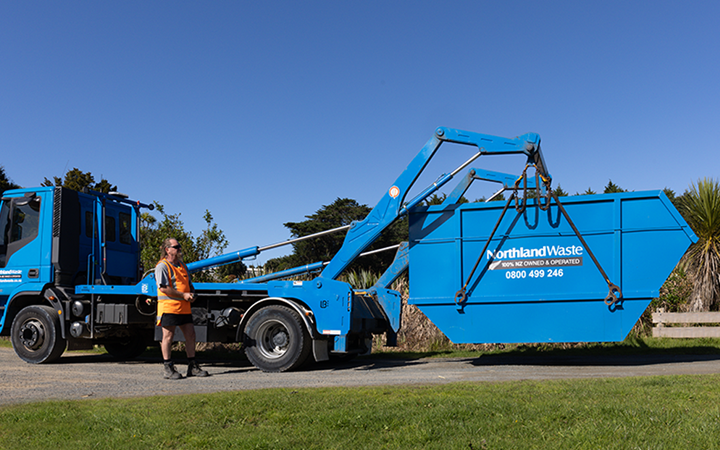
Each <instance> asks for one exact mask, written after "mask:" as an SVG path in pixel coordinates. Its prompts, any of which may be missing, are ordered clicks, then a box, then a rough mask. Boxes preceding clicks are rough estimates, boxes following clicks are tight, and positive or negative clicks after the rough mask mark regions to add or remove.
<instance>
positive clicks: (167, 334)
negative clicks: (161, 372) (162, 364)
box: [160, 325, 194, 361]
mask: <svg viewBox="0 0 720 450" xmlns="http://www.w3.org/2000/svg"><path fill="white" fill-rule="evenodd" d="M162 333H163V334H162V341H160V351H161V352H162V357H163V359H164V360H165V361H169V360H170V359H171V356H172V343H173V337H174V336H175V325H171V326H168V327H162ZM183 333H185V331H183ZM193 340H194V338H193ZM193 350H194V349H193Z"/></svg>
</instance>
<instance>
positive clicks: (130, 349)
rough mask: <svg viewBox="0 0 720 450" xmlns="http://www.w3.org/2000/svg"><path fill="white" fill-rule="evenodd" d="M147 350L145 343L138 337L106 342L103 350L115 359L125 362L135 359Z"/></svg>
mask: <svg viewBox="0 0 720 450" xmlns="http://www.w3.org/2000/svg"><path fill="white" fill-rule="evenodd" d="M145 349H147V342H145V339H143V338H142V337H140V336H133V337H129V338H127V339H126V340H124V341H118V342H108V343H107V344H105V350H106V351H107V352H108V353H109V354H110V355H111V356H112V357H113V358H115V359H117V360H120V361H125V360H128V359H135V358H137V357H138V356H140V355H142V354H143V352H144V351H145Z"/></svg>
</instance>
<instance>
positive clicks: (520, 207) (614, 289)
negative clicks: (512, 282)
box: [455, 164, 622, 306]
mask: <svg viewBox="0 0 720 450" xmlns="http://www.w3.org/2000/svg"><path fill="white" fill-rule="evenodd" d="M531 165H532V164H527V165H525V169H524V170H523V172H522V175H520V177H519V178H518V179H517V180H516V181H515V183H514V185H513V188H512V191H513V192H512V194H510V198H508V200H507V202H506V203H505V207H504V208H503V210H502V213H500V218H498V221H497V223H496V224H495V227H494V228H493V230H492V233H490V237H489V238H488V240H487V242H486V243H485V247H483V250H482V252H480V257H479V258H478V260H477V261H476V262H475V265H474V266H473V268H472V270H471V271H470V275H469V276H468V278H467V281H465V284H464V285H463V287H462V288H460V290H459V291H457V292H456V293H455V303H456V304H457V305H458V306H460V305H462V303H464V302H465V301H466V300H467V287H468V285H469V284H470V280H472V277H473V275H474V274H475V271H476V270H477V268H478V266H479V265H480V261H482V256H483V255H484V254H485V251H487V248H488V247H489V246H490V242H491V241H492V239H493V237H494V236H495V232H496V231H497V229H498V227H499V226H500V223H501V222H502V220H503V217H505V213H506V212H507V210H508V207H509V206H510V203H512V200H513V198H514V199H515V210H516V211H517V212H518V213H519V214H522V213H524V212H525V210H526V209H527V193H528V188H527V170H528V167H530V166H531ZM540 179H542V182H543V185H544V187H545V202H544V204H543V202H542V196H541V190H540ZM520 181H522V182H523V188H522V189H523V197H522V201H520V200H519V197H520V196H519V195H518V188H519V187H520ZM551 182H552V181H551V179H550V178H549V177H546V176H545V175H541V174H540V171H539V170H537V167H536V168H535V192H536V199H537V201H536V206H537V207H538V208H540V210H541V211H547V210H548V209H550V202H551V199H555V203H557V205H558V208H559V209H560V212H562V215H563V217H565V220H567V222H568V224H569V225H570V227H571V228H572V229H573V231H574V232H575V235H576V236H577V237H578V239H579V240H580V243H581V244H582V245H583V247H584V248H585V250H586V251H587V252H588V255H590V258H592V260H593V262H594V263H595V266H596V267H597V268H598V270H599V271H600V274H601V275H602V277H603V279H604V280H605V282H606V283H607V285H608V295H607V297H605V300H604V302H605V304H606V305H608V306H613V305H615V304H616V303H618V302H619V301H620V300H621V299H622V291H621V290H620V288H619V287H618V286H617V285H615V284H614V283H612V282H611V281H610V278H608V276H607V274H606V273H605V270H603V268H602V266H601V265H600V262H599V261H598V260H597V258H595V255H594V254H593V252H592V250H590V247H589V246H588V245H587V242H585V239H584V238H583V236H582V234H581V233H580V231H579V230H578V229H577V227H576V226H575V223H573V221H572V219H570V215H568V213H567V211H566V210H565V207H564V206H563V205H562V203H560V199H559V198H558V196H557V194H556V193H554V192H553V191H552V187H551Z"/></svg>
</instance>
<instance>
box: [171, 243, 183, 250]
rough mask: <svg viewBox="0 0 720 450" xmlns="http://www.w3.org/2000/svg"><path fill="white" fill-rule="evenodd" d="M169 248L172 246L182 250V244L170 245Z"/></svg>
mask: <svg viewBox="0 0 720 450" xmlns="http://www.w3.org/2000/svg"><path fill="white" fill-rule="evenodd" d="M169 248H174V249H175V250H182V246H181V245H180V244H177V245H171V246H170V247H169Z"/></svg>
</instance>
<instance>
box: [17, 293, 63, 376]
mask: <svg viewBox="0 0 720 450" xmlns="http://www.w3.org/2000/svg"><path fill="white" fill-rule="evenodd" d="M10 333H11V336H10V340H11V341H12V345H13V348H14V349H15V353H17V355H18V356H19V357H20V359H22V360H23V361H25V362H29V363H32V364H40V363H49V362H53V361H56V360H57V359H58V358H60V355H62V354H63V352H64V351H65V347H66V345H67V341H66V340H65V339H63V338H62V336H61V335H60V318H59V317H58V314H57V312H56V311H55V310H54V309H52V308H51V307H49V306H28V307H25V308H23V309H22V310H21V311H20V313H19V314H18V315H17V316H16V317H15V320H13V323H12V329H11V331H10Z"/></svg>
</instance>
